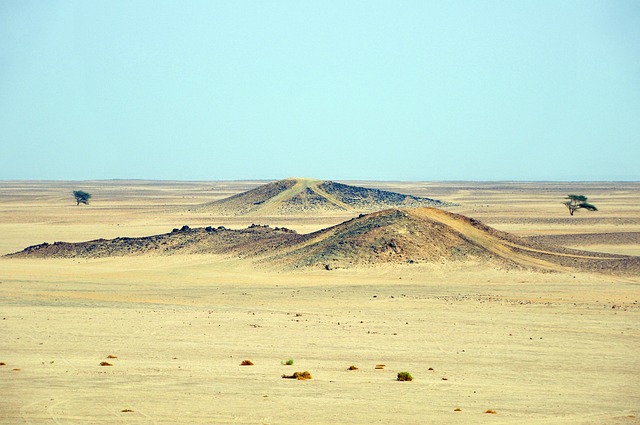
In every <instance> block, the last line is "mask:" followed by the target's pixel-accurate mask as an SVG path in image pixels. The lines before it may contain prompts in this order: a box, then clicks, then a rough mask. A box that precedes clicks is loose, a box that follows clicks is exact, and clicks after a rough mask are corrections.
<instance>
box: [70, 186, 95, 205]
mask: <svg viewBox="0 0 640 425" xmlns="http://www.w3.org/2000/svg"><path fill="white" fill-rule="evenodd" d="M73 197H74V198H76V205H80V204H85V205H87V204H88V203H89V199H91V194H90V193H87V192H84V191H82V190H74V191H73Z"/></svg>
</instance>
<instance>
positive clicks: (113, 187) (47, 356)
mask: <svg viewBox="0 0 640 425" xmlns="http://www.w3.org/2000/svg"><path fill="white" fill-rule="evenodd" d="M260 183H262V182H226V183H224V184H223V183H216V182H193V183H191V182H185V183H173V182H126V181H112V182H83V183H82V184H80V183H68V182H0V234H1V235H2V237H1V238H0V254H6V253H9V252H13V251H17V250H19V249H22V248H24V247H25V246H27V245H31V244H35V243H41V242H44V241H47V242H53V241H56V240H64V241H82V240H88V239H92V238H99V237H105V238H111V237H116V236H142V235H150V234H155V233H162V232H167V231H170V230H171V229H172V228H175V227H180V226H182V225H185V224H186V225H189V226H192V227H196V226H204V225H226V226H229V227H234V226H237V227H240V226H245V225H248V224H251V222H255V221H256V218H255V217H252V218H251V219H247V220H245V219H243V218H233V219H229V218H223V217H209V216H205V215H198V214H195V213H192V212H190V211H189V209H190V207H192V206H194V205H197V204H199V203H204V202H207V201H211V200H214V199H220V198H222V197H224V196H228V195H229V194H233V193H237V192H239V191H242V190H247V189H250V188H252V187H255V186H256V185H258V184H260ZM369 186H370V187H380V188H384V189H392V190H399V191H403V192H405V193H411V194H415V195H418V196H420V195H422V196H430V197H435V198H440V199H442V200H446V201H454V202H458V203H460V204H461V205H460V206H459V207H455V209H452V210H453V211H455V212H460V213H463V214H467V215H470V216H472V217H475V218H478V219H480V220H482V221H484V222H486V223H487V224H489V225H492V226H494V227H496V228H498V229H500V230H506V231H510V232H513V233H516V234H519V235H522V236H531V235H545V234H547V235H548V234H576V233H594V232H602V233H603V234H606V233H609V232H625V231H628V232H637V231H640V190H638V189H640V185H639V184H634V183H626V184H619V183H590V184H585V183H580V184H575V185H574V186H576V187H577V189H576V187H574V186H572V184H570V183H537V184H531V183H499V184H498V183H493V184H489V183H380V182H370V184H369ZM74 189H82V190H86V191H88V192H90V193H92V194H93V195H94V198H93V202H92V204H91V205H89V206H80V207H76V206H75V204H74V202H73V199H72V198H71V196H70V192H71V191H72V190H74ZM580 189H584V190H580ZM574 192H578V193H583V194H585V195H587V196H589V198H590V200H591V201H593V203H594V204H596V205H597V206H598V207H599V208H600V209H601V211H600V212H598V213H588V212H578V213H577V216H574V217H569V215H568V213H567V211H566V208H565V207H563V206H562V205H560V204H559V203H560V202H561V201H562V197H563V196H565V195H566V194H567V193H574ZM532 200H533V202H532ZM346 218H349V217H346ZM341 219H342V217H338V216H329V217H312V218H296V217H271V218H269V217H266V218H263V219H262V221H263V224H265V223H268V224H271V225H280V226H286V227H290V228H293V229H296V230H298V231H301V232H302V231H310V230H315V229H318V228H321V227H325V226H326V225H328V224H335V223H337V222H339V221H340V220H341ZM603 240H606V238H605V239H603ZM600 245H602V244H600ZM600 245H598V246H597V247H598V248H601V247H602V246H600ZM604 245H607V244H604ZM593 246H594V245H591V248H589V249H592V248H593ZM607 246H608V247H609V248H610V249H612V250H613V251H614V252H620V253H624V252H623V251H626V252H628V253H632V252H638V251H637V250H638V248H639V247H638V246H637V245H633V244H622V245H621V244H610V245H607ZM585 248H587V247H585ZM108 356H115V358H108ZM244 359H249V360H251V361H252V362H253V363H254V366H240V365H239V364H240V362H241V361H242V360H244ZM287 359H293V360H294V364H293V365H291V366H287V365H283V364H282V362H283V361H285V360H287ZM0 362H2V363H4V365H1V366H0V382H2V389H3V394H2V402H0V423H3V424H4V423H6V424H14V423H27V424H75V423H87V424H96V423H105V424H112V423H139V424H147V423H149V424H178V423H184V424H191V423H221V424H228V423H241V424H294V423H311V424H330V423H345V424H363V423H367V424H372V423H373V424H388V423H403V424H424V423H436V424H470V423H473V424H475V423H491V424H492V423H518V424H520V423H524V424H527V423H531V424H538V423H540V424H637V423H640V277H638V278H633V277H632V278H625V279H623V278H616V277H611V276H602V275H585V274H566V273H534V272H517V273H516V272H508V273H507V272H504V271H498V270H490V269H485V268H483V267H481V266H478V265H474V264H467V265H465V266H451V265H419V266H415V265H414V266H408V265H407V266H396V267H386V268H372V269H361V270H333V271H330V272H327V271H312V272H305V273H278V272H276V271H269V272H267V271H259V270H255V269H252V268H251V267H250V266H249V265H247V264H246V263H242V262H240V261H237V260H229V259H223V258H219V257H211V256H191V257H181V256H173V257H166V258H158V257H156V258H150V257H138V258H109V259H99V260H86V259H82V260H33V259H7V258H0ZM101 362H109V363H110V364H111V365H112V366H100V363H101ZM377 364H385V365H386V366H385V368H384V369H381V370H380V369H375V366H376V365H377ZM350 365H355V366H357V367H358V368H359V369H358V370H355V371H348V370H347V368H348V367H349V366H350ZM431 369H432V370H431ZM295 371H309V372H310V373H311V374H312V376H313V379H312V380H308V381H296V380H289V379H282V378H281V375H282V374H291V373H293V372H295ZM400 371H408V372H410V373H411V374H412V375H413V377H414V380H413V381H412V382H397V381H396V380H395V378H396V375H397V373H398V372H400ZM455 409H460V410H459V411H456V410H455ZM487 410H493V411H495V412H496V413H495V414H492V413H485V412H486V411H487Z"/></svg>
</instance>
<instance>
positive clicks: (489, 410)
mask: <svg viewBox="0 0 640 425" xmlns="http://www.w3.org/2000/svg"><path fill="white" fill-rule="evenodd" d="M484 413H490V414H492V415H495V414H497V413H498V412H496V411H495V410H492V409H487V410H485V411H484Z"/></svg>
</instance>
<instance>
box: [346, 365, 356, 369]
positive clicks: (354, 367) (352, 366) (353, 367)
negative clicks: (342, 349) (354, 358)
mask: <svg viewBox="0 0 640 425" xmlns="http://www.w3.org/2000/svg"><path fill="white" fill-rule="evenodd" d="M347 370H358V367H357V366H354V365H351V366H349V367H348V368H347Z"/></svg>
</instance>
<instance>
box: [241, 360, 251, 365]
mask: <svg viewBox="0 0 640 425" xmlns="http://www.w3.org/2000/svg"><path fill="white" fill-rule="evenodd" d="M240 366H253V362H252V361H251V360H243V361H242V363H240Z"/></svg>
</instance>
